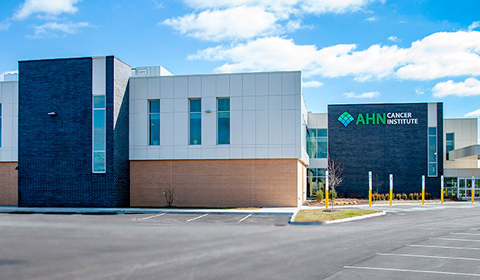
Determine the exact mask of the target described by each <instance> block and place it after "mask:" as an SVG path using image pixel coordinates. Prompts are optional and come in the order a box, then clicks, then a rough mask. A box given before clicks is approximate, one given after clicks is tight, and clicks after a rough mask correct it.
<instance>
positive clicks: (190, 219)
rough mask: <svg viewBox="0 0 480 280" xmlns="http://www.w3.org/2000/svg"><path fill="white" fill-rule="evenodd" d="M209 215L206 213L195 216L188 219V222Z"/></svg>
mask: <svg viewBox="0 0 480 280" xmlns="http://www.w3.org/2000/svg"><path fill="white" fill-rule="evenodd" d="M207 215H208V214H204V215H201V216H198V217H195V218H193V219H190V220H187V222H191V221H194V220H196V219H200V218H201V217H205V216H207Z"/></svg>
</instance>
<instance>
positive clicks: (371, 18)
mask: <svg viewBox="0 0 480 280" xmlns="http://www.w3.org/2000/svg"><path fill="white" fill-rule="evenodd" d="M365 20H366V21H370V22H374V21H377V20H378V18H377V17H369V18H366V19H365Z"/></svg>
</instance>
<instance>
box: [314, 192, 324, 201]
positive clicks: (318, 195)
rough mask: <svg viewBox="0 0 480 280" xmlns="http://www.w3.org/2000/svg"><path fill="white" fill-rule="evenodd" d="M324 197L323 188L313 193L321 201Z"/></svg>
mask: <svg viewBox="0 0 480 280" xmlns="http://www.w3.org/2000/svg"><path fill="white" fill-rule="evenodd" d="M324 197H325V194H324V193H323V190H318V191H317V193H316V194H315V198H316V199H317V200H318V201H322V199H323V198H324Z"/></svg>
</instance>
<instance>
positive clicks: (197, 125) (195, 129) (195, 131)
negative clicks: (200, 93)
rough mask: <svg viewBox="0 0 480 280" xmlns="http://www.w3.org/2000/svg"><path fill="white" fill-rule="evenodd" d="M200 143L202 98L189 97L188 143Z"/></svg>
mask: <svg viewBox="0 0 480 280" xmlns="http://www.w3.org/2000/svg"><path fill="white" fill-rule="evenodd" d="M201 144H202V100H201V99H190V145H201Z"/></svg>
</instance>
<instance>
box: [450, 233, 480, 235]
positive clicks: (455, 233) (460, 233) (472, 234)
mask: <svg viewBox="0 0 480 280" xmlns="http://www.w3.org/2000/svg"><path fill="white" fill-rule="evenodd" d="M450 234H463V235H480V233H468V232H450Z"/></svg>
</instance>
